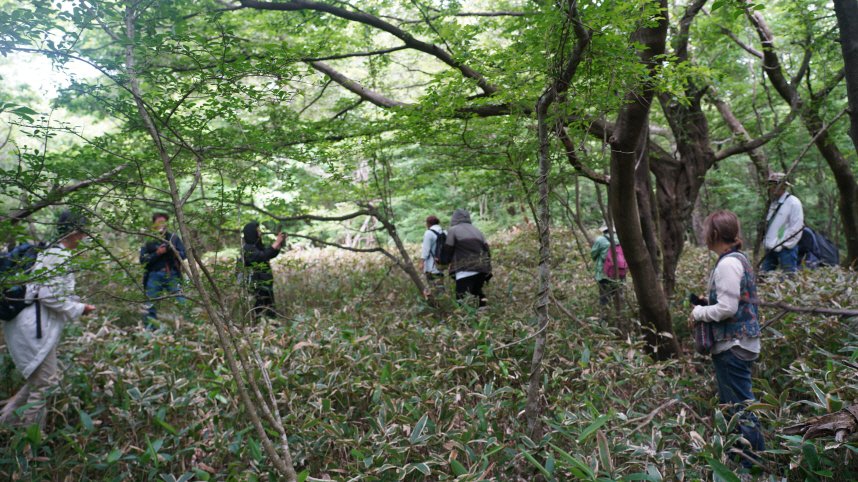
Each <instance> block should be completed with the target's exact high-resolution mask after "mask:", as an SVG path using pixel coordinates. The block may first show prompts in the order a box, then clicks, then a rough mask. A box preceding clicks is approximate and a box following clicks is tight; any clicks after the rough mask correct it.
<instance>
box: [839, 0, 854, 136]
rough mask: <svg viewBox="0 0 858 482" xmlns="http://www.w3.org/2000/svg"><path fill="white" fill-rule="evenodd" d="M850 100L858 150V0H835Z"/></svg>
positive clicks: (850, 117)
mask: <svg viewBox="0 0 858 482" xmlns="http://www.w3.org/2000/svg"><path fill="white" fill-rule="evenodd" d="M834 13H835V15H836V16H837V26H838V27H839V28H840V49H841V50H842V52H843V65H844V69H845V71H846V77H845V79H846V98H847V99H848V100H849V137H851V138H852V144H853V145H854V146H855V147H856V150H858V1H856V0H834Z"/></svg>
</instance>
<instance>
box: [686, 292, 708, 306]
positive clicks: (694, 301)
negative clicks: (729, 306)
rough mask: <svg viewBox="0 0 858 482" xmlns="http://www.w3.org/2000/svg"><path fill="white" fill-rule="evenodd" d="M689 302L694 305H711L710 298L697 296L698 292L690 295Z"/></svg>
mask: <svg viewBox="0 0 858 482" xmlns="http://www.w3.org/2000/svg"><path fill="white" fill-rule="evenodd" d="M688 302H689V303H691V304H692V305H694V306H709V300H707V299H705V298H701V297H699V296H697V294H696V293H691V294H690V295H688Z"/></svg>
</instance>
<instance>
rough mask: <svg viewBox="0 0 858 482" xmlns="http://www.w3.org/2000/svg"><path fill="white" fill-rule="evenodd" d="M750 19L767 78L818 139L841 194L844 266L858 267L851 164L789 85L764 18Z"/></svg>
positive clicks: (857, 193)
mask: <svg viewBox="0 0 858 482" xmlns="http://www.w3.org/2000/svg"><path fill="white" fill-rule="evenodd" d="M747 16H748V19H749V20H750V22H751V25H753V27H754V28H755V29H756V31H757V35H758V36H759V38H760V42H761V43H762V46H763V67H764V69H763V70H764V71H765V72H766V76H767V77H768V78H769V81H770V83H771V84H772V86H773V87H774V88H775V91H777V93H778V95H780V96H781V98H783V99H784V100H785V101H786V102H787V103H789V104H790V106H792V107H793V108H794V109H796V110H797V111H798V112H799V113H800V115H801V120H802V122H803V123H804V127H805V129H807V131H808V133H810V135H811V137H812V138H814V139H815V141H814V143H815V145H816V148H817V150H818V151H819V153H820V154H822V157H823V158H824V159H825V162H826V163H828V167H829V169H831V173H832V174H833V175H834V181H835V183H836V184H837V190H838V192H839V194H840V202H839V208H840V218H841V220H842V221H843V232H844V234H845V235H846V251H847V254H846V259H845V260H844V264H846V265H847V266H851V267H855V266H856V264H858V183H856V179H855V174H854V173H853V172H852V167H851V165H850V162H849V160H848V159H846V157H844V156H843V154H842V153H841V152H840V149H839V148H838V147H837V144H836V143H835V142H834V139H833V138H832V137H831V136H830V135H829V133H828V132H827V131H825V123H824V122H823V120H822V117H821V116H820V114H819V110H818V107H817V106H815V105H814V104H813V102H810V103H806V102H805V101H804V99H802V98H801V95H800V93H799V91H798V89H797V88H796V85H797V82H795V83H793V82H790V81H789V80H788V79H787V78H786V76H785V74H784V70H783V67H782V65H781V62H780V58H779V57H778V54H777V51H776V49H775V46H774V35H773V34H772V32H771V29H769V26H768V25H767V24H766V21H765V19H764V18H763V15H762V14H761V13H760V12H753V13H751V12H750V11H748V12H747ZM797 80H800V79H797Z"/></svg>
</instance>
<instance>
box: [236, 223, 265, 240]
mask: <svg viewBox="0 0 858 482" xmlns="http://www.w3.org/2000/svg"><path fill="white" fill-rule="evenodd" d="M241 234H242V235H244V242H245V243H247V244H256V243H257V242H259V240H260V239H262V230H261V229H260V228H259V222H258V221H251V222H249V223H247V224H245V225H244V228H243V229H242V230H241Z"/></svg>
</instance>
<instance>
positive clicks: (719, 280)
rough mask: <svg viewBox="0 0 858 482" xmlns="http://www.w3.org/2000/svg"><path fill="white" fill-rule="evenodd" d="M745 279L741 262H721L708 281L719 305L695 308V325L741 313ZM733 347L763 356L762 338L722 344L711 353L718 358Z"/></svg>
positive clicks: (726, 260) (727, 260) (736, 340)
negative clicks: (698, 322) (740, 306)
mask: <svg viewBox="0 0 858 482" xmlns="http://www.w3.org/2000/svg"><path fill="white" fill-rule="evenodd" d="M744 275H745V268H744V267H743V266H742V262H741V261H740V260H739V259H737V258H735V257H732V256H726V257H724V258H723V259H721V261H720V262H719V263H718V266H716V267H715V270H714V271H713V272H712V276H711V277H710V278H709V289H710V290H711V289H712V288H715V297H716V298H717V301H718V302H717V303H716V304H714V305H709V306H695V307H694V310H693V311H692V312H691V316H692V318H694V320H695V321H703V322H707V323H712V322H717V321H722V320H726V319H728V318H730V317H732V316H735V315H736V312H737V311H739V297H740V296H741V290H742V277H743V276H744ZM734 346H741V347H742V348H744V349H745V350H748V351H749V352H751V353H760V337H754V338H742V339H739V338H736V339H733V340H724V341H719V342H716V343H715V346H714V347H712V353H713V354H716V355H717V354H718V353H721V352H723V351H726V350H729V349H730V348H732V347H734Z"/></svg>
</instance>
